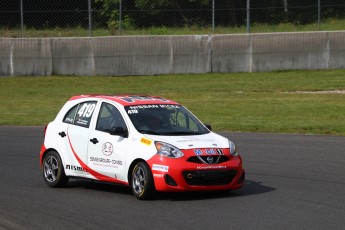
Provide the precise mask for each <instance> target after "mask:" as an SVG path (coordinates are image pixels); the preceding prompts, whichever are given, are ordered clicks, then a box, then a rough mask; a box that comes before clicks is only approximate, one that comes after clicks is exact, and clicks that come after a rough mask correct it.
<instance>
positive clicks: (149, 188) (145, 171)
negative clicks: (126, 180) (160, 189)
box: [131, 162, 156, 200]
mask: <svg viewBox="0 0 345 230" xmlns="http://www.w3.org/2000/svg"><path fill="white" fill-rule="evenodd" d="M131 187H132V191H133V194H134V196H135V197H136V198H138V199H140V200H146V199H150V198H152V197H153V196H154V194H155V192H156V191H155V187H154V182H153V177H152V173H151V170H150V168H149V166H148V165H147V164H145V163H144V162H138V163H137V164H136V165H135V166H134V168H133V171H132V176H131Z"/></svg>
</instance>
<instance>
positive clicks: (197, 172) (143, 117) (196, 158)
mask: <svg viewBox="0 0 345 230" xmlns="http://www.w3.org/2000/svg"><path fill="white" fill-rule="evenodd" d="M210 130H211V127H210V126H205V125H204V124H203V123H201V122H200V121H199V120H198V119H197V118H196V117H195V116H194V115H193V114H191V112H189V111H188V110H187V109H186V108H185V107H183V106H182V105H180V104H179V103H177V102H174V101H172V100H169V99H165V98H161V97H154V96H136V95H113V96H110V95H80V96H74V97H72V98H70V99H69V100H68V101H67V102H66V104H65V105H64V106H63V107H62V109H61V110H60V112H59V113H58V115H57V116H56V118H55V120H54V121H52V122H50V123H49V124H48V125H47V126H46V128H45V138H44V143H43V145H42V147H41V152H40V164H41V168H42V174H43V178H44V180H45V182H46V183H47V184H48V185H49V186H51V187H61V186H63V185H65V184H66V183H67V182H68V179H69V178H70V177H81V178H89V179H93V180H99V181H105V182H113V183H118V184H124V185H127V186H130V187H131V188H132V191H133V194H134V195H135V196H136V197H137V198H138V199H149V198H152V197H153V195H154V194H155V192H156V191H170V192H171V191H214V190H234V189H239V188H241V187H242V186H243V184H244V178H245V172H244V169H243V168H242V160H241V157H240V156H239V154H238V152H237V150H236V147H235V145H234V143H232V142H231V141H229V140H228V139H227V138H225V137H222V136H220V135H218V134H216V133H213V132H212V131H210Z"/></svg>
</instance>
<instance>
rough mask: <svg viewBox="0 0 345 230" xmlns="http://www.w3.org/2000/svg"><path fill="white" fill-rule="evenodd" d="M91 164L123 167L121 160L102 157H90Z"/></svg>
mask: <svg viewBox="0 0 345 230" xmlns="http://www.w3.org/2000/svg"><path fill="white" fill-rule="evenodd" d="M90 162H96V163H103V164H112V165H123V163H122V161H120V160H112V159H109V158H102V157H90Z"/></svg>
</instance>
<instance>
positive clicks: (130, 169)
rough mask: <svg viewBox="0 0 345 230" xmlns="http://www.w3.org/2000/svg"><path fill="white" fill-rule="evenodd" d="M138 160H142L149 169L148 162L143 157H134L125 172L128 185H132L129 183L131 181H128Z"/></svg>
mask: <svg viewBox="0 0 345 230" xmlns="http://www.w3.org/2000/svg"><path fill="white" fill-rule="evenodd" d="M138 162H143V163H145V164H146V165H147V166H148V168H149V169H150V170H151V168H150V166H149V164H148V163H147V162H146V161H145V160H144V159H142V158H137V159H135V160H134V161H132V163H131V165H130V166H129V168H128V172H127V180H128V184H129V186H130V187H132V185H131V183H130V181H131V178H132V171H133V169H134V167H135V165H136V164H137V163H138Z"/></svg>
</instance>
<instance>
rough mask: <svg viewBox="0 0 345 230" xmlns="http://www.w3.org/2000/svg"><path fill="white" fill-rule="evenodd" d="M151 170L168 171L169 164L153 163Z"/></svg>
mask: <svg viewBox="0 0 345 230" xmlns="http://www.w3.org/2000/svg"><path fill="white" fill-rule="evenodd" d="M152 170H156V171H161V172H168V171H169V166H166V165H157V164H153V165H152Z"/></svg>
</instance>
